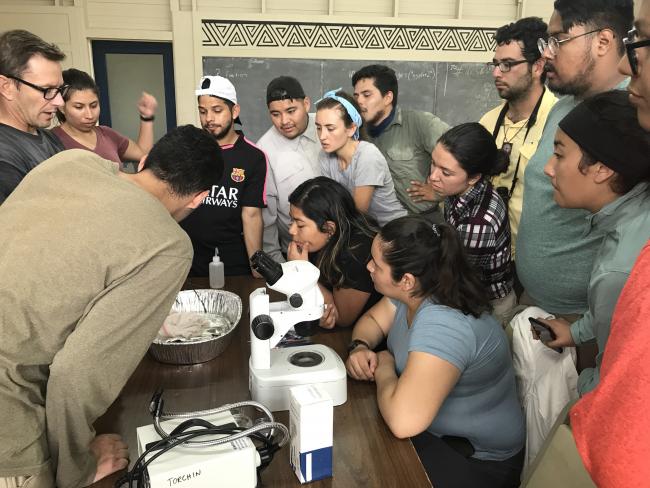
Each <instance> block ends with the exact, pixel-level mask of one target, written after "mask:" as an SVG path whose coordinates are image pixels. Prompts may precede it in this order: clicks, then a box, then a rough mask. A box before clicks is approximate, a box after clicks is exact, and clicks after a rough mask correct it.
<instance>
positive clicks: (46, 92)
mask: <svg viewBox="0 0 650 488" xmlns="http://www.w3.org/2000/svg"><path fill="white" fill-rule="evenodd" d="M5 76H6V77H7V78H11V79H12V80H16V81H17V82H19V83H22V84H23V85H27V86H29V87H30V88H33V89H34V90H38V91H39V92H41V93H42V94H43V98H44V99H45V100H54V99H55V98H56V96H57V95H58V94H59V93H60V94H61V96H62V97H65V95H66V93H68V89H69V88H70V85H61V86H53V87H49V88H43V87H42V86H38V85H35V84H34V83H30V82H29V81H25V80H23V79H22V78H18V77H17V76H11V75H5Z"/></svg>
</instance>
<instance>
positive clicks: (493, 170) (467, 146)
mask: <svg viewBox="0 0 650 488" xmlns="http://www.w3.org/2000/svg"><path fill="white" fill-rule="evenodd" d="M438 144H442V145H443V146H444V148H445V149H446V150H447V151H449V153H450V154H451V155H452V156H453V157H454V159H455V160H456V161H458V164H459V165H460V167H461V168H463V170H465V172H466V173H467V176H469V177H470V178H471V177H472V176H475V175H478V174H480V175H483V176H485V177H486V178H489V177H490V176H494V175H498V174H501V173H503V172H504V171H506V170H507V169H508V166H509V165H510V157H509V156H508V155H507V154H506V153H505V152H504V151H499V150H498V149H497V145H496V143H495V142H494V138H493V137H492V134H490V133H489V132H488V130H487V129H486V128H485V127H483V126H482V125H481V124H479V123H478V122H468V123H465V124H460V125H457V126H455V127H452V128H451V129H449V130H448V131H447V132H445V133H444V134H443V135H442V136H440V139H438Z"/></svg>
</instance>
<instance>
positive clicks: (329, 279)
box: [287, 176, 380, 328]
mask: <svg viewBox="0 0 650 488" xmlns="http://www.w3.org/2000/svg"><path fill="white" fill-rule="evenodd" d="M289 204H290V207H289V208H290V211H289V212H290V215H291V225H290V226H289V234H290V235H291V236H292V238H293V242H291V243H290V244H289V248H288V251H287V258H288V259H289V260H293V259H309V260H310V261H312V262H313V263H314V264H315V265H316V266H318V268H319V269H320V287H321V291H322V292H323V295H324V297H325V303H326V305H327V308H326V311H325V314H324V315H323V317H322V319H321V326H322V327H325V328H331V327H334V325H336V324H338V325H341V326H350V325H352V324H354V322H355V321H356V319H357V318H358V317H359V316H360V315H361V314H362V313H363V312H364V311H365V310H367V309H368V308H370V307H371V306H372V305H374V304H375V303H376V302H377V301H378V300H379V298H380V295H379V294H378V293H377V292H376V291H375V288H374V286H373V284H372V280H371V279H370V274H369V272H368V270H367V269H366V265H367V264H368V261H369V260H370V246H371V244H372V239H373V238H374V236H375V234H376V233H377V224H376V223H375V221H374V220H373V219H372V218H369V217H367V216H366V215H365V214H363V213H361V212H359V210H358V209H357V208H356V207H355V205H354V200H353V199H352V195H350V192H349V191H348V190H346V189H345V188H344V187H343V185H341V184H340V183H337V182H336V181H334V180H331V179H330V178H326V177H324V176H319V177H317V178H313V179H311V180H307V181H305V182H303V183H302V184H301V185H299V186H298V187H297V188H296V189H295V190H294V191H293V192H292V193H291V195H289Z"/></svg>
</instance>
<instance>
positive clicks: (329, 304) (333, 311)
mask: <svg viewBox="0 0 650 488" xmlns="http://www.w3.org/2000/svg"><path fill="white" fill-rule="evenodd" d="M318 286H319V288H320V291H321V293H322V294H323V300H324V301H325V310H324V311H323V315H322V317H321V318H320V323H319V325H320V326H321V327H322V328H323V329H332V328H334V326H335V325H336V321H337V320H338V318H339V311H338V309H337V308H336V304H335V303H334V295H333V294H332V292H331V291H329V290H328V289H327V288H325V287H324V286H323V285H318Z"/></svg>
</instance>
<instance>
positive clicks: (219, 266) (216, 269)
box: [208, 247, 226, 288]
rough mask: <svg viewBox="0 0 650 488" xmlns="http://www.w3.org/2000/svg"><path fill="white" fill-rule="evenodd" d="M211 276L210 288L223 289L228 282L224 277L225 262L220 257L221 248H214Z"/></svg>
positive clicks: (210, 267)
mask: <svg viewBox="0 0 650 488" xmlns="http://www.w3.org/2000/svg"><path fill="white" fill-rule="evenodd" d="M208 271H209V274H210V288H223V285H225V283H226V280H225V278H224V275H223V262H222V261H221V258H220V257H219V248H217V247H215V248H214V257H213V258H212V262H211V263H210V264H209V265H208Z"/></svg>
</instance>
